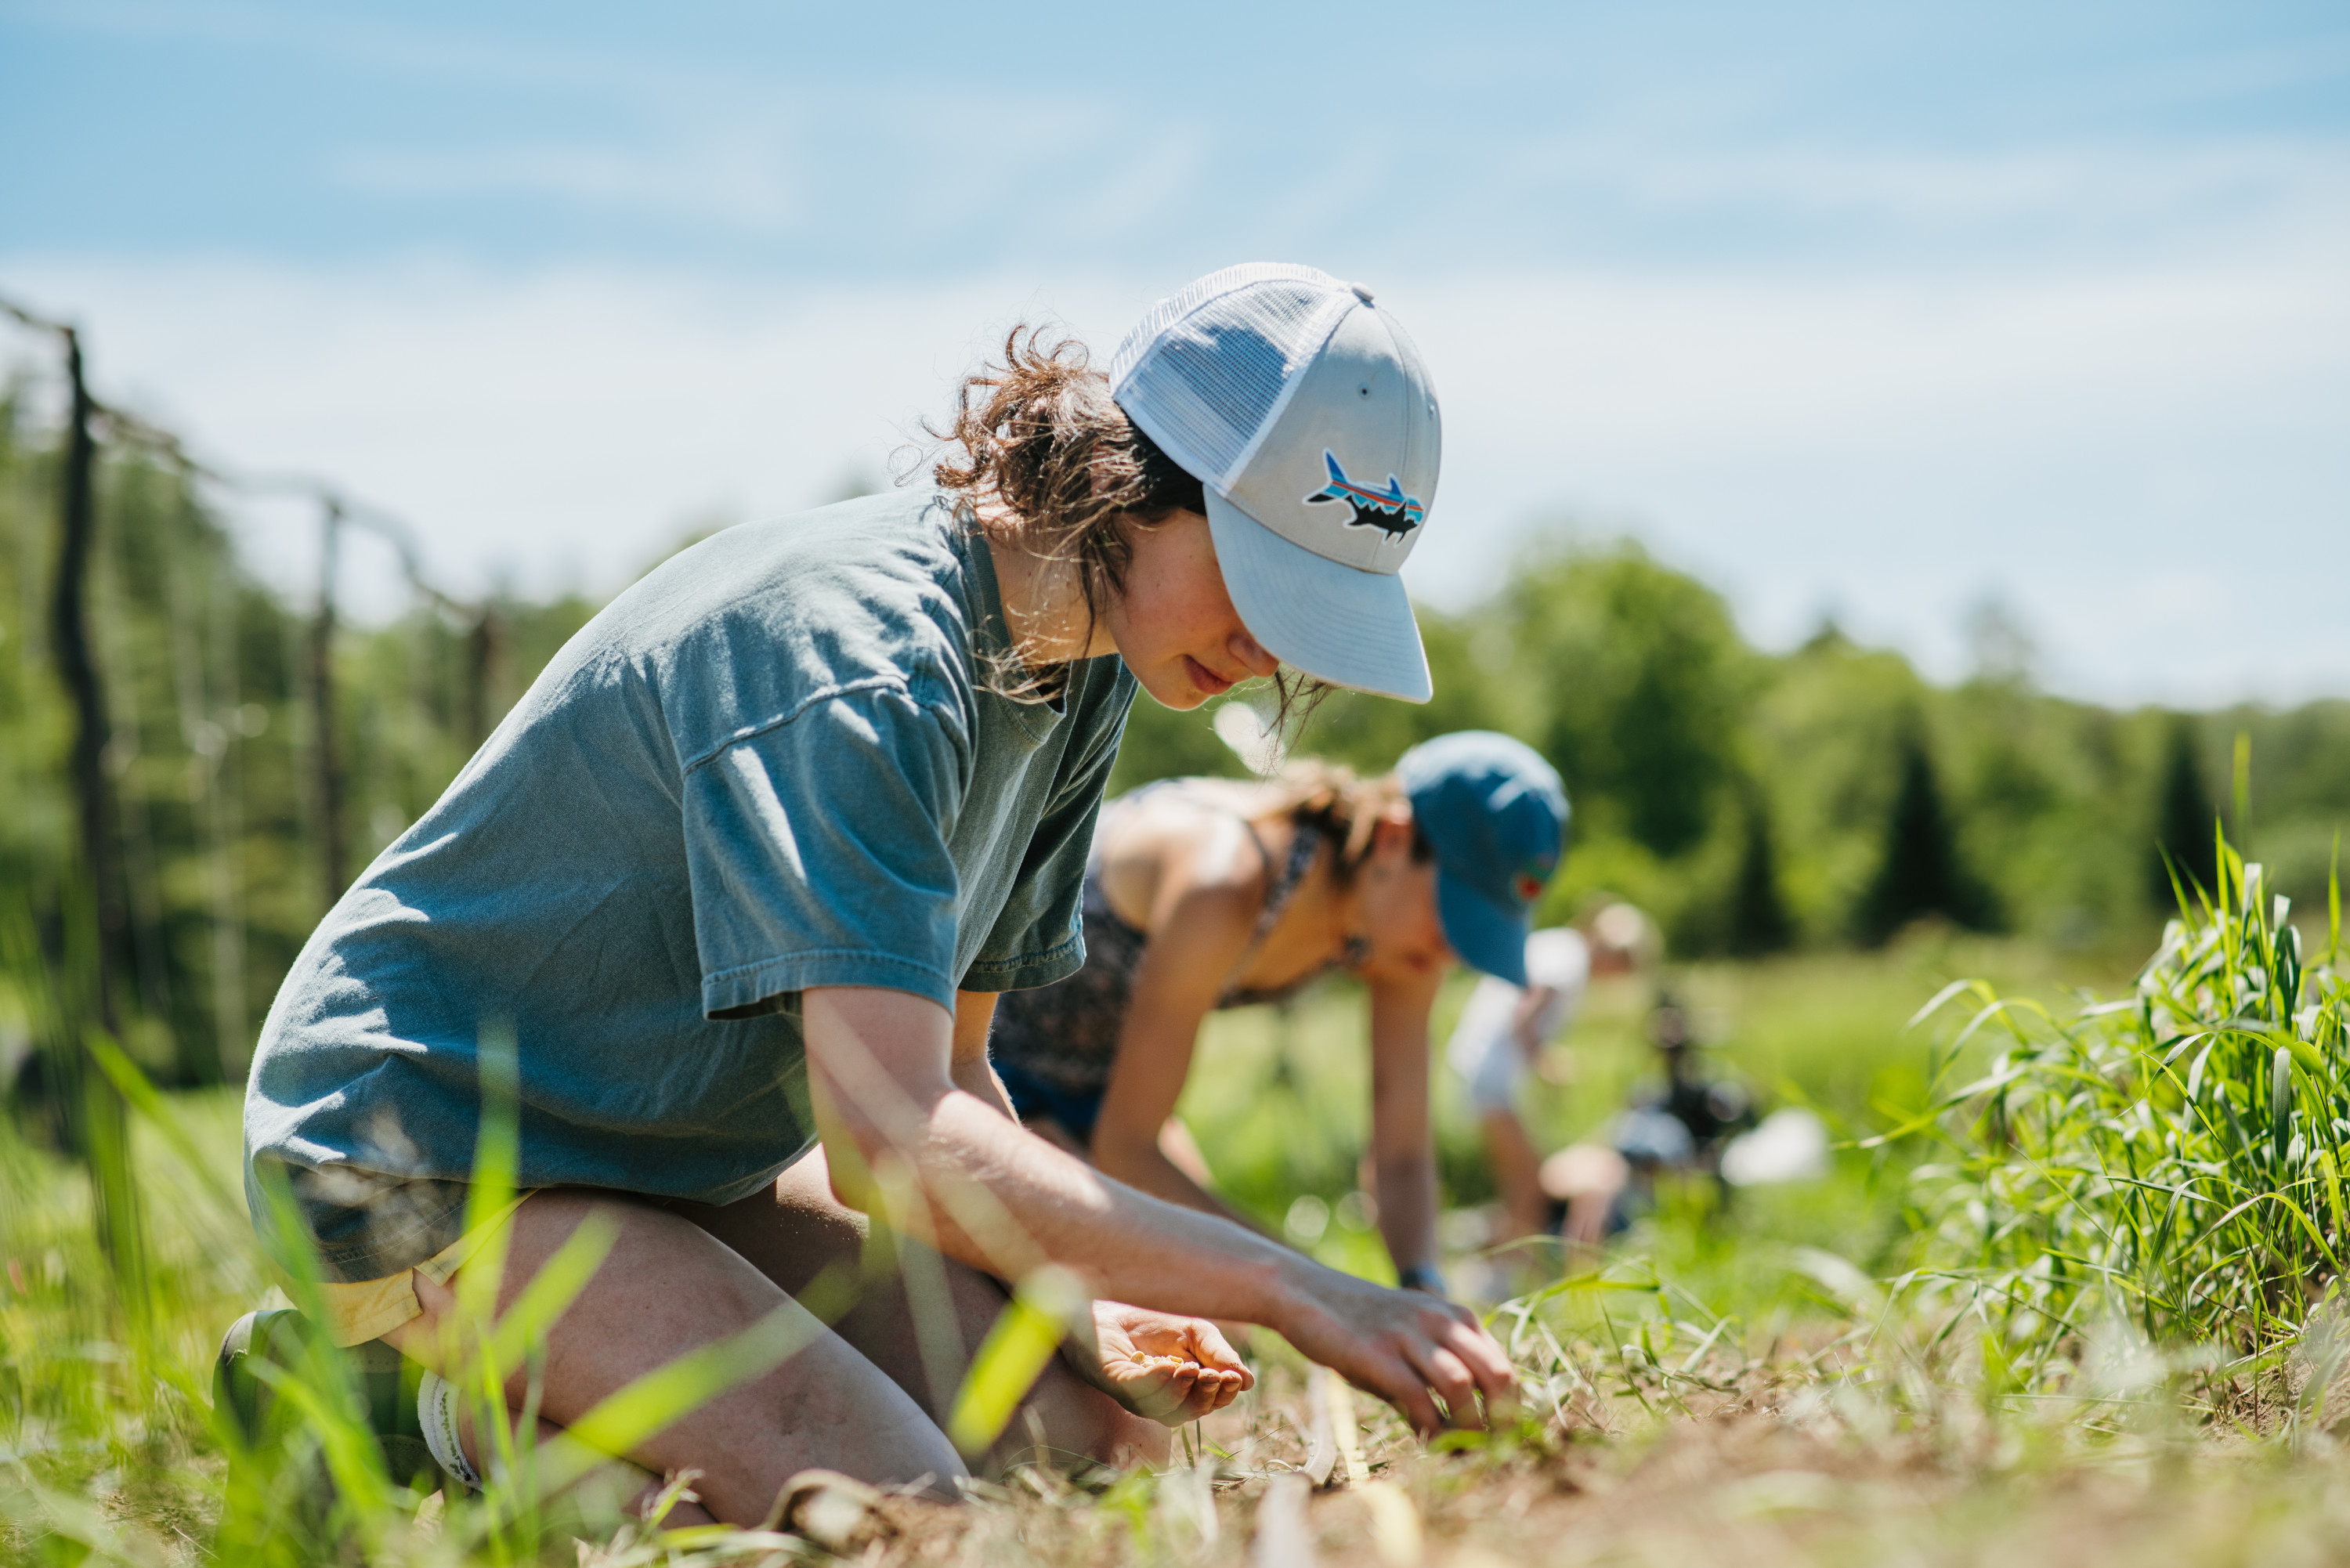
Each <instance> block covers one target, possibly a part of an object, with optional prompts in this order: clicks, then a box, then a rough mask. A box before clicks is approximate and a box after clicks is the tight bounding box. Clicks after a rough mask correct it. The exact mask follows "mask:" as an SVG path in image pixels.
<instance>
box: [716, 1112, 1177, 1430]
mask: <svg viewBox="0 0 2350 1568" xmlns="http://www.w3.org/2000/svg"><path fill="white" fill-rule="evenodd" d="M672 1207H673V1208H674V1210H675V1211H676V1212H677V1213H678V1214H679V1215H681V1216H682V1217H683V1218H685V1219H688V1220H691V1221H692V1222H693V1223H695V1224H696V1225H699V1226H701V1227H702V1229H703V1230H705V1231H708V1232H709V1233H710V1234H711V1235H712V1236H714V1237H716V1238H717V1239H718V1240H719V1241H723V1242H724V1243H725V1244H726V1245H727V1246H728V1247H729V1248H730V1249H732V1250H733V1251H736V1252H738V1253H740V1254H741V1255H742V1256H743V1257H744V1258H746V1259H748V1260H749V1261H750V1262H751V1264H752V1265H753V1266H754V1268H756V1269H758V1270H759V1272H761V1273H763V1274H764V1275H766V1277H767V1278H768V1279H770V1280H772V1281H773V1282H775V1284H776V1285H778V1286H779V1287H781V1288H782V1289H784V1290H785V1291H788V1292H790V1293H793V1294H794V1295H799V1294H802V1293H806V1292H808V1291H809V1288H810V1286H812V1285H814V1284H816V1281H817V1277H818V1276H819V1275H820V1274H823V1273H824V1272H826V1271H827V1269H833V1270H835V1271H837V1272H836V1273H835V1275H834V1278H835V1280H836V1281H838V1282H840V1283H841V1284H842V1285H845V1286H846V1287H847V1289H849V1290H852V1291H853V1292H854V1295H853V1299H852V1300H851V1303H850V1304H849V1306H848V1308H847V1311H846V1312H845V1313H842V1314H841V1315H840V1316H838V1317H837V1318H836V1319H834V1321H833V1327H834V1329H835V1330H836V1331H837V1333H838V1334H839V1335H840V1337H841V1338H842V1339H843V1340H845V1341H846V1342H847V1344H849V1345H852V1346H854V1347H855V1348H856V1349H857V1350H858V1353H859V1354H861V1355H864V1356H865V1357H866V1359H867V1360H868V1361H870V1362H871V1363H872V1364H873V1365H874V1366H878V1367H879V1368H880V1369H881V1370H882V1371H883V1372H884V1373H886V1374H888V1375H889V1379H890V1380H891V1381H892V1382H893V1383H895V1384H896V1385H897V1386H899V1388H900V1389H902V1390H903V1391H904V1393H905V1395H906V1397H908V1398H910V1399H911V1400H912V1401H913V1402H914V1403H915V1404H916V1405H917V1406H919V1407H921V1409H922V1410H924V1411H925V1412H926V1413H928V1414H929V1415H930V1416H931V1418H932V1419H933V1420H935V1421H938V1422H940V1423H941V1424H943V1422H944V1420H945V1416H946V1408H947V1407H948V1406H949V1405H951V1402H952V1401H953V1398H954V1396H955V1391H956V1389H957V1388H958V1387H960V1386H961V1385H962V1375H963V1369H964V1367H965V1366H966V1365H967V1364H968V1362H969V1360H970V1358H971V1355H972V1353H973V1352H974V1351H976V1350H977V1349H978V1347H979V1344H980V1341H981V1340H982V1339H983V1338H984V1337H985V1336H986V1334H987V1331H988V1330H989V1329H990V1328H991V1327H993V1325H994V1323H995V1319H996V1316H997V1314H1000V1313H1001V1312H1002V1311H1003V1303H1004V1300H1005V1297H1004V1293H1003V1287H1002V1286H1001V1285H999V1284H997V1283H996V1282H994V1281H993V1280H991V1279H989V1278H988V1277H987V1276H986V1275H984V1274H982V1273H980V1272H978V1271H977V1270H975V1269H971V1268H968V1267H966V1266H964V1265H963V1264H962V1263H958V1262H954V1261H953V1260H951V1259H949V1258H944V1257H941V1256H940V1255H939V1254H938V1253H937V1252H935V1251H931V1249H929V1248H927V1247H925V1246H923V1245H922V1244H921V1243H920V1242H919V1241H912V1240H910V1239H906V1240H903V1241H901V1242H900V1245H902V1246H903V1247H904V1248H905V1249H906V1251H907V1254H908V1255H907V1256H906V1257H905V1258H904V1260H903V1263H904V1266H903V1267H902V1268H899V1267H898V1266H896V1260H890V1261H889V1262H888V1264H887V1265H886V1266H885V1267H883V1268H881V1269H879V1270H877V1271H875V1272H873V1273H872V1274H870V1275H869V1276H864V1277H860V1259H861V1258H862V1255H863V1252H864V1250H865V1242H866V1237H867V1234H868V1222H867V1220H866V1219H865V1217H864V1216H863V1215H862V1214H859V1213H858V1212H856V1211H855V1210H851V1209H848V1208H846V1207H844V1206H843V1205H842V1203H841V1202H840V1200H839V1199H837V1198H835V1197H834V1196H833V1193H832V1184H831V1179H830V1175H829V1173H828V1171H827V1167H826V1164H825V1158H824V1151H823V1150H822V1149H820V1148H819V1149H816V1150H813V1151H811V1152H810V1153H809V1154H808V1155H807V1157H806V1158H803V1159H801V1160H800V1161H799V1162H798V1163H797V1164H795V1165H794V1166H793V1167H792V1168H790V1169H788V1170H786V1171H785V1172H784V1173H783V1175H781V1176H780V1177H778V1178H776V1179H775V1185H774V1186H773V1187H772V1188H770V1189H767V1190H765V1191H764V1192H759V1193H755V1194H754V1195H753V1196H751V1197H749V1198H746V1199H743V1200H742V1201H741V1202H739V1203H733V1204H729V1205H727V1206H726V1207H725V1208H723V1209H713V1208H710V1207H708V1206H706V1205H702V1204H686V1203H681V1204H676V1205H673V1206H672ZM834 1288H835V1286H834V1285H832V1284H827V1285H826V1286H824V1287H823V1288H822V1289H821V1291H820V1292H819V1293H818V1294H817V1295H816V1296H815V1297H812V1298H811V1299H812V1301H813V1303H814V1304H815V1305H816V1306H817V1307H818V1308H820V1309H821V1308H824V1307H826V1306H827V1301H828V1300H829V1299H832V1291H833V1289H834ZM941 1293H943V1296H944V1299H945V1303H946V1305H947V1306H948V1307H949V1308H951V1312H947V1313H941V1312H940V1311H939V1307H938V1302H939V1297H940V1295H941ZM918 1314H919V1315H918ZM925 1319H927V1321H928V1322H929V1323H930V1324H944V1325H945V1326H946V1327H947V1329H948V1332H947V1333H945V1334H937V1335H936V1336H935V1337H934V1338H933V1339H932V1341H931V1345H930V1347H929V1349H928V1352H927V1354H926V1352H925V1348H924V1345H923V1341H922V1336H921V1334H920V1327H921V1326H922V1324H923V1323H924V1321H925ZM933 1363H937V1364H938V1365H933ZM934 1383H935V1384H936V1385H937V1386H933V1385H934ZM1032 1433H1035V1434H1041V1436H1042V1438H1043V1441H1044V1444H1045V1448H1046V1449H1049V1450H1052V1453H1053V1455H1055V1456H1058V1457H1063V1458H1064V1459H1066V1457H1067V1456H1080V1457H1083V1458H1085V1459H1093V1460H1096V1461H1097V1462H1100V1463H1103V1464H1111V1465H1118V1466H1121V1467H1124V1466H1128V1465H1132V1464H1135V1463H1138V1462H1139V1463H1145V1464H1159V1463H1163V1462H1164V1461H1165V1459H1166V1458H1167V1454H1168V1449H1169V1441H1170V1437H1169V1433H1168V1430H1167V1428H1164V1427H1162V1426H1160V1425H1159V1423H1158V1422H1156V1421H1152V1420H1149V1419H1147V1418H1145V1417H1140V1416H1136V1415H1133V1414H1131V1413H1129V1412H1128V1411H1127V1410H1126V1409H1125V1408H1123V1407H1120V1406H1119V1405H1118V1402H1117V1401H1115V1400H1113V1399H1112V1398H1110V1397H1109V1396H1108V1395H1107V1394H1104V1393H1102V1392H1101V1391H1100V1390H1099V1389H1097V1388H1095V1387H1094V1386H1092V1385H1090V1384H1088V1383H1086V1382H1084V1381H1082V1380H1081V1379H1079V1378H1078V1377H1077V1376H1076V1374H1075V1373H1073V1372H1071V1371H1070V1370H1069V1369H1068V1367H1067V1366H1064V1365H1063V1364H1062V1363H1061V1361H1060V1360H1059V1359H1058V1358H1057V1357H1056V1358H1055V1359H1054V1360H1053V1361H1051V1362H1049V1363H1047V1364H1046V1366H1045V1375H1044V1376H1042V1377H1041V1378H1039V1379H1038V1380H1037V1383H1036V1386H1035V1388H1034V1389H1033V1390H1031V1391H1030V1393H1029V1395H1028V1397H1027V1398H1026V1399H1025V1400H1024V1401H1022V1404H1021V1408H1020V1410H1019V1412H1018V1413H1016V1414H1015V1415H1014V1417H1013V1419H1012V1424H1011V1426H1010V1427H1009V1428H1007V1429H1006V1431H1005V1433H1004V1437H1003V1441H1002V1442H1001V1443H999V1444H998V1445H997V1448H996V1451H995V1453H994V1454H993V1455H992V1456H990V1457H991V1459H992V1460H993V1468H995V1469H998V1470H1000V1469H1002V1468H1003V1467H1004V1466H1006V1465H1008V1464H1011V1463H1014V1462H1016V1461H1017V1460H1018V1459H1022V1458H1024V1457H1026V1454H1027V1450H1029V1449H1031V1447H1032Z"/></svg>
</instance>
